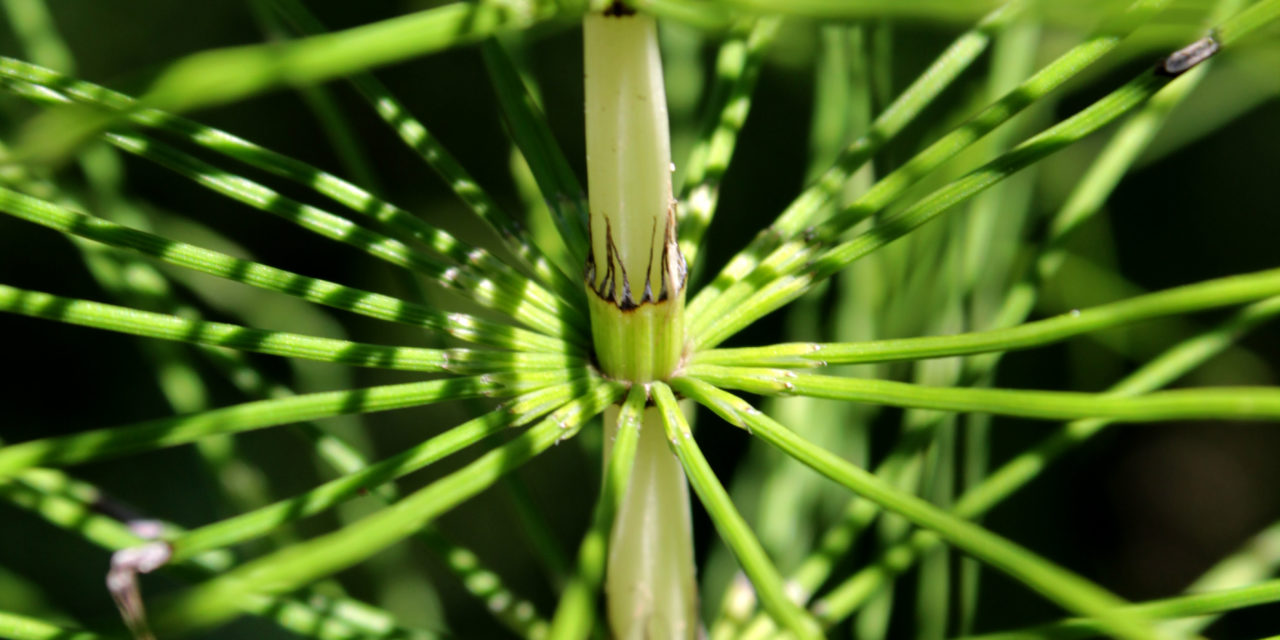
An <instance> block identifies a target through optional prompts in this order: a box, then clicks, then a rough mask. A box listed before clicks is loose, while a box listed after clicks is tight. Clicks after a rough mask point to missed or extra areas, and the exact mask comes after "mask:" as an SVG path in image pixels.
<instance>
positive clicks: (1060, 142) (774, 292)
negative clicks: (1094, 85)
mask: <svg viewBox="0 0 1280 640" xmlns="http://www.w3.org/2000/svg"><path fill="white" fill-rule="evenodd" d="M1166 4H1168V0H1137V1H1136V2H1134V3H1133V4H1132V5H1130V7H1129V8H1128V10H1126V11H1125V12H1123V13H1122V14H1121V15H1119V16H1117V17H1116V18H1114V19H1112V20H1110V21H1108V22H1107V24H1106V25H1104V26H1103V27H1101V28H1099V29H1098V30H1097V32H1096V33H1095V34H1094V35H1093V36H1091V37H1090V38H1089V39H1087V40H1085V41H1084V42H1083V43H1081V44H1079V45H1077V46H1075V47H1073V48H1072V49H1071V50H1069V51H1067V52H1066V53H1064V54H1062V55H1061V56H1059V57H1058V58H1057V59H1055V60H1054V61H1053V62H1051V63H1049V64H1048V65H1046V66H1045V67H1044V68H1042V69H1041V70H1040V71H1038V72H1036V73H1035V74H1034V75H1033V76H1031V77H1030V78H1028V79H1027V80H1026V81H1025V82H1023V83H1022V84H1021V85H1019V86H1018V87H1017V88H1015V89H1013V90H1012V91H1010V92H1009V93H1007V94H1005V96H1004V97H1003V98H1001V99H1000V100H997V101H996V102H995V103H993V104H991V105H990V106H988V107H987V108H986V109H984V110H983V111H981V112H980V113H978V114H977V115H975V116H973V117H972V118H970V119H969V120H968V121H967V122H965V123H964V124H963V125H961V126H960V127H958V128H957V129H954V130H953V131H952V132H951V133H948V134H947V135H945V136H943V137H942V138H940V139H939V140H937V141H936V142H934V143H933V144H931V145H929V147H928V148H926V149H925V150H924V151H921V152H920V153H918V154H916V156H915V157H914V158H912V159H911V160H910V161H908V162H907V163H906V164H904V165H903V166H902V167H899V168H898V169H897V170H895V171H893V172H892V173H890V174H888V175H887V176H885V177H884V178H881V179H880V180H879V181H877V182H876V184H875V185H874V186H872V187H871V189H870V190H868V191H867V192H866V193H865V194H863V195H862V196H861V197H859V198H858V199H857V200H855V201H854V202H853V203H851V204H850V205H849V206H847V207H845V208H844V209H843V210H842V211H841V212H840V213H838V214H837V215H836V216H834V217H833V218H831V219H830V220H828V221H826V222H825V223H823V224H822V225H821V226H819V227H818V228H817V230H815V231H813V232H812V233H808V234H804V235H807V236H808V237H801V238H794V237H791V236H788V237H786V238H784V239H786V240H787V242H786V243H785V244H783V245H782V246H780V247H778V248H777V249H776V250H774V252H773V253H772V254H770V255H769V256H768V257H767V258H766V259H764V260H763V261H760V262H759V267H757V268H756V270H755V272H754V273H752V274H751V275H750V277H749V279H745V280H744V279H742V278H743V277H745V274H743V275H742V276H739V277H738V278H736V279H734V278H725V279H723V280H722V279H721V278H717V281H720V282H721V284H720V285H719V286H717V287H715V288H714V289H713V288H710V287H709V288H708V290H707V292H706V293H705V294H704V293H700V294H699V296H698V298H695V302H697V300H698V299H699V298H702V296H703V295H707V296H708V298H709V299H708V300H707V301H706V304H707V305H708V306H707V309H708V310H710V309H716V308H735V306H736V305H739V304H740V303H741V302H743V301H744V300H746V299H748V298H752V303H754V304H750V305H747V306H749V307H756V308H768V309H770V310H772V309H776V308H777V307H778V306H780V305H781V304H785V303H786V302H788V301H790V300H792V299H794V298H795V296H796V295H799V292H801V291H804V290H806V289H807V288H808V287H809V286H810V285H811V283H812V282H813V281H815V280H817V279H821V278H825V277H827V276H830V275H831V274H832V273H834V272H836V271H839V270H840V269H841V268H843V267H844V266H845V265H847V264H848V263H850V262H852V261H853V260H855V259H857V258H858V257H861V256H863V255H866V254H867V253H870V252H871V251H872V250H874V249H878V248H879V247H881V246H883V245H884V244H887V243H888V242H890V241H892V240H895V239H897V238H898V237H900V236H902V235H905V234H906V233H907V232H909V231H911V230H913V229H915V228H916V227H918V226H920V225H922V224H924V223H925V222H927V221H928V220H931V219H932V218H933V217H934V216H936V215H938V214H940V213H941V212H942V211H943V210H945V209H946V208H949V207H950V206H952V205H954V204H956V203H958V202H960V201H961V200H963V199H964V198H967V197H969V196H972V195H974V194H976V193H978V192H979V191H981V190H982V189H985V188H986V187H988V186H990V185H991V184H994V183H996V182H998V181H1000V180H1001V179H1003V178H1005V177H1007V176H1008V175H1010V174H1012V173H1014V172H1015V171H1017V170H1018V169H1022V168H1023V167H1025V166H1027V165H1030V164H1032V163H1034V162H1036V161H1038V160H1040V159H1041V158H1043V157H1045V156H1047V155H1049V154H1050V153H1052V152H1054V151H1057V150H1058V149H1060V148H1062V147H1065V146H1067V145H1069V144H1071V143H1074V142H1075V141H1076V140H1078V139H1080V138H1082V137H1084V136H1085V135H1087V134H1088V133H1092V132H1093V131H1094V130H1096V129H1097V128H1099V127H1101V126H1102V125H1103V124H1106V123H1107V122H1110V121H1111V120H1112V119H1114V118H1117V117H1119V116H1120V115H1121V114H1122V113H1124V112H1125V111H1127V110H1128V109H1129V108H1132V107H1133V106H1135V105H1137V104H1138V103H1140V102H1141V101H1142V100H1145V99H1146V98H1147V97H1149V96H1150V95H1151V93H1154V92H1155V89H1158V88H1159V87H1161V86H1163V85H1164V84H1166V83H1167V82H1168V78H1166V77H1163V76H1156V75H1155V74H1154V73H1152V72H1148V73H1145V74H1143V75H1142V76H1141V77H1140V79H1139V81H1135V82H1133V83H1130V85H1126V87H1122V88H1121V89H1119V90H1117V91H1116V92H1115V93H1113V94H1111V95H1110V96H1108V97H1106V98H1103V99H1102V100H1100V101H1099V102H1098V103H1095V104H1094V105H1093V106H1092V107H1090V108H1089V109H1086V110H1085V111H1084V112H1081V113H1080V114H1077V115H1076V116H1074V117H1072V118H1070V119H1068V120H1066V121H1064V122H1062V123H1060V124H1059V125H1057V126H1055V127H1053V128H1051V129H1049V130H1047V131H1045V132H1044V133H1042V134H1040V135H1039V136H1036V137H1034V138H1032V139H1030V140H1028V141H1026V142H1024V143H1023V144H1022V145H1020V146H1019V147H1018V148H1016V149H1014V150H1013V151H1011V152H1009V153H1006V154H1004V155H1002V156H1000V157H999V158H997V159H996V160H993V161H992V162H990V163H988V164H987V165H984V167H982V168H980V169H977V170H975V171H974V172H972V173H970V174H969V176H966V178H970V177H971V176H975V175H984V174H983V172H984V170H987V172H988V173H989V174H990V175H984V177H985V180H983V181H981V182H979V183H977V184H969V185H965V181H966V178H962V179H960V180H958V181H956V182H953V183H951V184H950V185H948V186H946V187H943V188H942V189H939V190H938V191H935V192H934V193H933V194H931V195H930V196H927V197H926V198H924V199H923V200H921V201H920V202H918V203H916V205H914V206H913V207H911V208H910V209H908V210H906V211H903V212H900V213H897V214H894V215H892V216H889V217H886V218H884V219H883V220H881V221H879V223H878V224H877V225H876V226H874V227H872V228H871V229H870V230H868V231H867V232H865V233H864V234H862V235H861V236H859V237H858V238H855V239H854V240H853V241H850V242H847V243H844V244H842V245H838V246H836V247H835V248H832V249H830V250H827V251H825V252H822V253H821V254H820V251H821V250H822V249H823V246H822V245H823V244H824V243H825V242H828V241H831V240H833V239H835V238H838V237H839V235H840V234H842V233H843V232H845V231H847V230H848V229H850V228H851V227H852V226H854V225H855V224H857V223H858V222H860V221H862V220H864V219H866V218H867V217H869V216H871V215H873V214H875V213H878V212H880V211H882V210H883V209H884V208H885V207H887V206H888V205H889V204H890V203H892V202H894V201H895V200H897V199H898V198H900V197H901V196H902V194H903V193H904V192H905V191H906V190H907V188H908V187H910V186H911V185H913V184H915V183H916V182H918V181H919V180H920V179H921V178H923V177H924V176H926V175H928V174H930V173H932V172H933V171H934V170H936V169H937V168H938V167H940V166H942V165H943V164H944V163H945V162H947V161H948V160H950V159H951V158H953V157H955V156H956V155H957V154H959V153H960V152H961V151H963V150H965V149H966V148H968V147H970V146H971V145H973V144H974V143H976V142H977V141H978V140H979V139H980V138H982V137H983V136H985V135H986V134H987V133H990V132H991V131H992V130H993V129H995V128H996V127H997V126H999V125H1001V124H1004V123H1005V122H1007V121H1008V120H1009V119H1010V118H1012V117H1013V116H1014V115H1017V114H1018V113H1020V112H1021V111H1023V110H1025V109H1026V108H1027V107H1029V106H1030V105H1032V104H1034V103H1035V102H1036V101H1038V100H1040V99H1042V98H1043V97H1044V96H1046V95H1048V94H1049V93H1050V92H1052V91H1054V90H1055V89H1057V88H1058V87H1060V86H1061V85H1062V84H1063V83H1065V82H1066V81H1067V80H1069V79H1071V78H1073V77H1075V75H1076V74H1077V73H1079V72H1080V71H1081V70H1083V69H1084V68H1086V67H1088V66H1089V65H1091V64H1092V63H1093V62H1095V61H1097V60H1098V59H1100V58H1101V57H1102V56H1103V55H1105V54H1107V53H1109V52H1110V51H1111V50H1112V49H1114V48H1115V47H1116V46H1118V45H1119V44H1120V42H1121V41H1122V40H1123V39H1124V38H1125V36H1127V35H1128V34H1129V33H1130V32H1131V31H1133V30H1134V29H1136V28H1137V27H1138V26H1139V25H1141V24H1143V23H1144V22H1145V21H1147V20H1149V19H1150V18H1151V17H1152V16H1154V15H1155V14H1156V13H1157V12H1158V11H1159V10H1160V9H1162V8H1163V7H1164V5H1166ZM1135 84H1136V85H1137V86H1136V87H1135V86H1131V85H1135ZM1126 89H1128V91H1126ZM1130 94H1132V95H1130ZM1124 98H1128V99H1127V100H1125V99H1124ZM1112 102H1117V104H1111V103H1112ZM1108 109H1110V110H1108ZM1113 111H1114V112H1113ZM1103 114H1107V116H1104V115H1103ZM1108 116H1109V117H1108ZM1094 120H1101V121H1098V122H1094ZM1089 124H1092V126H1091V127H1090V126H1087V125H1089ZM1010 160H1013V162H1010ZM997 169H998V170H997ZM960 185H964V188H957V187H958V186H960ZM952 192H954V193H952ZM939 207H940V208H939ZM934 208H937V210H936V211H935V210H933V209H934ZM858 242H862V243H863V244H865V245H866V246H863V247H856V249H854V248H853V247H850V246H849V245H854V244H855V243H858ZM855 246H856V245H855ZM815 263H816V264H815ZM797 272H801V273H803V274H804V275H801V276H792V275H791V274H794V273H797ZM811 272H812V273H813V274H814V275H813V277H808V276H809V274H810V273H811ZM817 273H821V275H817ZM721 291H723V293H720V292H721ZM755 313H756V312H755V311H752V312H751V314H755ZM766 313H767V312H766ZM732 315H733V316H736V315H738V314H732ZM746 315H749V314H747V313H744V314H743V316H744V317H745V316H746ZM760 315H763V314H760ZM756 317H759V316H758V315H753V316H752V320H754V318H756ZM694 323H695V324H694V326H693V329H692V330H693V331H695V332H697V333H699V334H701V333H707V334H709V335H706V336H702V335H699V337H698V344H699V345H700V346H709V345H714V344H718V343H719V342H720V341H722V340H724V338H725V337H728V335H732V333H733V332H736V331H737V330H739V329H740V328H741V326H740V324H741V321H740V320H739V319H738V318H736V317H732V316H731V317H728V318H726V317H724V316H722V315H721V314H716V313H707V314H704V316H703V317H701V318H698V319H695V320H694ZM726 325H732V326H736V327H737V328H733V329H729V328H728V327H727V326H726ZM725 332H727V334H728V335H723V334H724V333H725Z"/></svg>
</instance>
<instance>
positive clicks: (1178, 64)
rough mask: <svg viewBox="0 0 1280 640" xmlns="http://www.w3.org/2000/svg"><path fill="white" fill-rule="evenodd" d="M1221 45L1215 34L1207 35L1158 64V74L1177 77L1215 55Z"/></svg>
mask: <svg viewBox="0 0 1280 640" xmlns="http://www.w3.org/2000/svg"><path fill="white" fill-rule="evenodd" d="M1220 48H1221V46H1220V45H1219V44H1218V41H1217V39H1215V38H1214V37H1213V35H1207V36H1205V37H1203V38H1200V39H1199V40H1196V41H1195V42H1192V43H1191V44H1189V45H1187V46H1185V47H1183V48H1181V49H1178V50H1177V51H1174V52H1173V53H1171V54H1169V57H1167V58H1165V59H1164V60H1161V61H1160V64H1159V65H1157V66H1156V75H1160V76H1167V77H1170V78H1176V77H1178V76H1180V75H1182V74H1183V73H1186V72H1187V71H1190V70H1191V69H1192V68H1193V67H1195V66H1196V65H1198V64H1200V63H1201V62H1204V61H1205V60H1208V59H1209V58H1211V57H1213V54H1215V53H1217V52H1218V50H1219V49H1220Z"/></svg>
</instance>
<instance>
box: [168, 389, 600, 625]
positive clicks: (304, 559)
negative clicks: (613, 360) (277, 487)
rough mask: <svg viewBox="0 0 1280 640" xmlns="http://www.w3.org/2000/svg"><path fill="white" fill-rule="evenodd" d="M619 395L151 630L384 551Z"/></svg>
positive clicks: (222, 580) (221, 614) (593, 401)
mask: <svg viewBox="0 0 1280 640" xmlns="http://www.w3.org/2000/svg"><path fill="white" fill-rule="evenodd" d="M624 392H625V389H624V388H623V387H622V386H621V385H617V384H614V383H597V384H595V385H594V386H593V387H592V388H591V389H590V390H589V391H588V392H587V393H586V394H585V395H583V396H582V397H580V398H579V399H577V400H574V401H573V402H571V403H570V404H569V405H566V406H565V407H564V408H562V409H561V410H559V411H557V412H556V413H554V414H552V415H551V416H549V417H547V418H546V419H544V420H542V421H541V422H540V423H538V425H537V426H534V427H532V428H530V429H528V430H527V431H525V432H524V433H523V434H521V435H520V436H519V437H517V438H515V439H514V440H512V441H510V442H508V443H507V444H505V445H502V446H501V447H498V448H496V449H494V450H492V451H490V452H488V453H486V454H484V455H483V456H481V457H480V458H478V459H476V460H475V461H474V462H472V463H470V464H468V465H467V466H465V467H463V468H462V469H460V470H458V471H456V472H454V473H451V474H449V475H447V476H445V477H444V478H441V479H440V480H437V481H435V482H433V483H431V484H429V485H427V486H426V487H424V488H422V489H420V490H418V491H416V492H415V493H413V494H411V495H409V496H408V497H406V498H404V499H402V500H400V501H399V502H397V503H396V504H395V505H393V506H391V507H389V508H387V509H383V510H381V511H378V512H377V513H374V514H372V515H370V516H367V517H365V518H363V519H362V520H360V521H358V522H356V523H354V524H351V525H348V526H346V527H344V528H342V529H339V530H338V531H335V532H333V533H329V534H326V535H323V536H321V537H319V538H315V539H312V540H308V541H306V542H302V543H299V544H296V545H294V546H292V547H289V548H287V549H283V550H280V551H277V552H275V553H272V554H270V555H268V556H265V557H263V558H260V559H257V560H254V561H252V562H249V563H247V564H245V565H243V566H241V567H238V568H236V569H233V570H232V571H229V572H227V573H224V574H222V575H220V576H218V577H216V578H214V579H212V580H209V581H208V582H205V583H203V584H201V585H198V586H196V587H194V588H193V589H191V590H189V591H187V592H185V593H183V594H181V595H180V596H179V597H177V598H176V599H174V600H172V601H171V602H170V603H169V604H168V606H165V607H163V608H162V609H161V612H160V614H159V615H158V616H157V623H156V628H157V629H159V630H168V631H170V632H178V631H180V630H192V629H196V628H200V627H206V626H210V625H214V624H217V623H219V622H222V621H225V620H227V619H229V618H232V617H234V616H235V615H237V614H238V613H239V612H240V610H241V609H242V608H243V607H244V606H245V604H246V599H247V598H249V597H251V596H254V595H270V594H276V593H287V592H289V591H293V590H295V589H297V588H299V587H301V586H303V585H305V584H307V583H310V582H312V581H314V580H316V579H319V578H322V577H324V576H327V575H331V574H333V573H335V572H337V571H340V570H342V569H345V568H347V567H349V566H351V565H353V564H355V563H357V562H359V561H361V560H363V559H365V558H367V557H369V556H371V555H373V554H375V553H377V552H378V551H380V550H382V549H385V548H386V547H388V546H390V545H392V544H394V543H395V542H397V541H399V540H402V539H404V538H405V537H407V536H409V535H412V534H413V532H415V531H417V530H418V529H420V528H422V527H423V526H424V525H426V524H427V523H429V522H431V521H432V520H434V519H435V518H436V517H438V516H440V515H441V514H443V513H445V512H447V511H448V510H450V509H452V508H453V507H455V506H457V505H458V504H461V503H462V502H465V501H466V500H468V499H470V498H471V497H473V496H475V495H476V494H478V493H480V492H481V491H483V490H485V489H486V488H488V487H489V486H491V485H492V484H493V483H494V482H497V481H498V479H500V478H501V477H502V476H503V475H504V474H506V473H508V472H510V471H511V470H513V469H515V468H516V467H518V466H520V465H522V464H524V463H525V462H528V461H529V460H531V459H532V458H533V457H534V456H536V455H538V454H540V453H542V452H543V451H545V450H547V449H549V448H550V447H552V446H553V445H555V444H556V443H558V442H560V441H562V440H564V439H566V438H570V437H572V436H573V435H575V434H576V433H577V431H578V429H580V428H581V427H582V425H583V423H585V422H586V421H587V420H589V419H591V418H592V417H594V416H596V415H598V414H599V413H600V412H601V411H603V410H604V408H605V407H606V406H608V405H609V404H612V403H613V402H615V401H616V400H618V399H619V398H620V397H621V396H622V394H623V393H624Z"/></svg>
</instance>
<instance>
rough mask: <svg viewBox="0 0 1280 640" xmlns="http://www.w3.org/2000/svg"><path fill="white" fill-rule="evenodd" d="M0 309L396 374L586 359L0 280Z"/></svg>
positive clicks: (572, 363) (538, 367) (537, 367)
mask: <svg viewBox="0 0 1280 640" xmlns="http://www.w3.org/2000/svg"><path fill="white" fill-rule="evenodd" d="M0 311H6V312H9V313H18V314H22V315H26V316H31V317H33V318H45V319H48V320H56V321H58V322H66V323H69V324H75V325H80V326H84V327H93V328H95V329H105V330H108V331H118V332H120V333H127V334H131V335H135V336H144V337H148V338H159V339H162V340H176V341H180V342H189V343H192V344H199V345H206V346H213V347H226V348H230V349H239V350H244V351H255V352H258V353H266V354H271V355H276V356H284V357H288V358H303V359H307V360H316V361H320V362H330V363H335V364H350V365H356V366H361V367H377V368H382V369H397V370H402V371H426V372H436V373H438V372H448V373H455V374H479V373H487V372H490V371H547V370H559V369H565V368H576V367H581V366H582V365H584V364H586V363H585V361H584V360H583V359H582V358H580V357H576V356H569V355H563V354H553V353H523V352H504V351H477V350H473V349H423V348H419V347H402V346H392V345H381V344H369V343H366V342H352V341H349V340H334V339H331V338H320V337H316V336H308V335H302V334H297V333H288V332H284V331H266V330H262V329H253V328H249V327H244V326H240V325H234V324H227V323H223V322H209V321H203V320H196V319H191V318H184V317H180V316H176V315H168V314H163V313H152V312H150V311H143V310H141V309H133V308H130V307H121V306H117V305H112V304H105V303H101V302H92V301H89V300H79V299H75V298H64V297H60V296H54V295H50V294H47V293H42V292H38V291H28V290H24V289H17V288H14V287H9V286H6V285H0Z"/></svg>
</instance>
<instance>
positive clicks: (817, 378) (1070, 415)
mask: <svg viewBox="0 0 1280 640" xmlns="http://www.w3.org/2000/svg"><path fill="white" fill-rule="evenodd" d="M685 373H686V374H687V375H689V376H692V377H694V378H698V379H700V380H702V381H704V382H709V383H711V384H714V385H716V386H721V387H726V388H729V389H738V390H741V391H747V392H750V393H758V394H761V395H803V396H809V397H814V398H830V399H833V400H845V401H852V402H869V403H876V404H885V405H889V406H893V407H909V408H914V409H935V410H938V411H975V412H981V413H992V414H997V415H1009V416H1019V417H1024V418H1038V419H1042V420H1074V419H1077V418H1110V419H1112V420H1116V421H1120V422H1158V421H1168V420H1191V419H1209V420H1274V419H1276V418H1280V388H1277V387H1213V388H1205V389H1178V390H1175V391H1161V392H1157V393H1152V394H1148V395H1144V396H1141V397H1136V398H1121V397H1116V396H1112V395H1108V394H1098V393H1082V392H1076V391H1026V390H1021V389H973V388H963V387H929V386H924V385H918V384H911V383H907V382H896V381H893V380H875V379H867V378H839V377H835V376H824V375H811V374H801V375H797V374H796V372H794V371H790V370H787V369H752V368H746V367H741V368H739V367H720V366H716V365H692V366H690V367H688V368H687V369H686V370H685Z"/></svg>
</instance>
